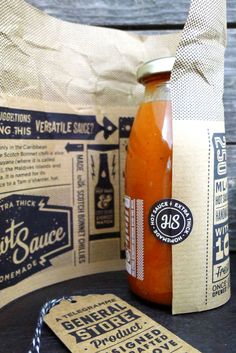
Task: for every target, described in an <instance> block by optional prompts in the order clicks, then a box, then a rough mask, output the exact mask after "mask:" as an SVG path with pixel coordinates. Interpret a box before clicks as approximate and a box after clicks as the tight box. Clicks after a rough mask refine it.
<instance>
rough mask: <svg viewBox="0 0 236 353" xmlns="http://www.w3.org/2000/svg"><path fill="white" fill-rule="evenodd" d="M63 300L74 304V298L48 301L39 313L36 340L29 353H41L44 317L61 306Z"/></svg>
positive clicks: (34, 339)
mask: <svg viewBox="0 0 236 353" xmlns="http://www.w3.org/2000/svg"><path fill="white" fill-rule="evenodd" d="M63 300H68V301H70V302H72V301H73V298H72V297H62V298H60V299H52V300H50V301H48V302H47V303H46V304H44V305H43V307H42V308H41V310H40V313H39V318H38V322H37V326H36V329H35V334H34V338H33V341H32V347H31V349H30V350H29V352H28V353H39V352H40V346H41V334H42V326H43V319H44V316H45V315H47V314H48V313H49V311H50V310H51V309H52V308H53V307H54V306H55V305H58V304H60V302H61V301H63Z"/></svg>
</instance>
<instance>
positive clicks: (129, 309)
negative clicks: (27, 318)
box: [44, 294, 200, 353]
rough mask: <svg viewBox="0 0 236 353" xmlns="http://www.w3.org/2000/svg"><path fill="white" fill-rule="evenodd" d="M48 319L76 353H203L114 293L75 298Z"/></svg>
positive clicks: (50, 324) (64, 302)
mask: <svg viewBox="0 0 236 353" xmlns="http://www.w3.org/2000/svg"><path fill="white" fill-rule="evenodd" d="M44 320H45V322H46V323H47V325H48V326H49V327H50V328H51V329H52V330H53V332H54V333H55V334H56V335H57V336H58V337H59V338H60V340H61V341H62V342H63V343H64V344H65V345H66V347H67V348H69V350H70V351H71V352H72V353H78V352H81V353H82V352H85V353H86V352H88V353H93V352H94V353H142V352H144V353H164V352H168V353H174V352H177V353H197V352H198V353H200V352H199V351H198V350H197V349H195V348H193V347H191V346H190V345H189V344H187V343H186V342H184V341H183V340H182V339H180V338H179V337H177V336H176V335H174V334H173V333H172V332H170V331H168V330H167V329H166V328H164V327H163V326H161V325H160V324H158V323H156V322H155V321H153V320H151V319H150V318H149V317H148V316H146V315H144V314H143V313H141V312H140V311H138V310H137V309H135V308H134V307H133V306H131V305H129V304H128V303H126V302H125V301H123V300H121V299H120V298H118V297H117V296H115V295H112V294H106V295H88V296H83V297H82V296H75V297H74V302H68V301H62V302H61V303H60V304H59V305H57V306H55V307H54V308H52V309H51V311H50V312H49V314H47V315H46V316H45V318H44Z"/></svg>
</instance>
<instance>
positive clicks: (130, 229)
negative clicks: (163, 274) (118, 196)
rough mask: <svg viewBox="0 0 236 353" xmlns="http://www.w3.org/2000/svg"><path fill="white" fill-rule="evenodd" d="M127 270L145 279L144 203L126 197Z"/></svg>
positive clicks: (132, 274)
mask: <svg viewBox="0 0 236 353" xmlns="http://www.w3.org/2000/svg"><path fill="white" fill-rule="evenodd" d="M125 234H126V269H127V272H128V273H129V274H130V275H131V276H133V277H136V278H137V279H139V280H141V281H143V279H144V202H143V200H132V199H131V198H130V197H128V196H126V197H125Z"/></svg>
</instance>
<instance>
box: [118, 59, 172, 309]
mask: <svg viewBox="0 0 236 353" xmlns="http://www.w3.org/2000/svg"><path fill="white" fill-rule="evenodd" d="M173 64H174V58H163V59H159V60H155V61H152V62H149V63H147V64H145V65H143V66H142V67H141V68H140V69H139V71H138V80H139V82H141V83H143V84H144V86H145V98H144V102H143V103H142V104H141V106H140V108H139V111H138V113H137V116H136V118H135V121H134V124H133V127H132V131H131V136H130V140H129V145H128V153H127V160H126V172H125V183H126V185H125V192H126V195H127V198H126V199H127V200H128V201H129V200H130V201H129V202H131V203H132V202H133V204H134V205H136V206H137V205H138V204H137V202H139V201H135V200H142V201H140V202H141V203H142V204H143V215H142V216H140V211H139V212H138V211H137V210H136V211H137V212H136V211H135V210H134V216H133V219H134V221H132V220H131V219H129V224H127V225H126V245H127V247H126V257H127V270H128V272H129V273H128V279H129V285H130V288H131V290H132V291H133V292H134V293H136V294H137V295H138V296H140V297H142V298H144V299H146V300H149V301H152V302H155V303H159V304H165V305H171V303H172V249H171V245H169V244H166V243H164V242H162V241H161V240H159V239H158V238H157V237H155V235H154V234H153V232H152V230H151V229H150V226H149V213H150V209H151V208H152V206H153V205H154V204H155V203H156V202H158V201H160V200H162V199H170V198H171V194H172V114H171V103H170V92H169V80H170V73H171V69H172V67H173ZM133 200H134V201H133ZM128 201H127V202H128ZM135 202H136V203H135ZM136 206H135V207H136ZM137 207H138V206H137ZM135 212H136V213H135ZM126 217H127V213H126ZM139 217H140V218H142V220H141V219H139ZM132 222H133V223H134V224H136V226H135V227H136V228H135V227H134V228H133V230H131V228H132V225H131V223H132ZM137 224H138V225H137ZM140 229H141V230H140ZM138 232H139V233H140V234H141V236H142V234H143V237H142V239H141V240H140V234H139V233H138ZM137 244H138V245H137ZM140 244H141V245H140ZM137 249H138V250H137ZM140 249H141V250H140ZM141 257H142V258H141Z"/></svg>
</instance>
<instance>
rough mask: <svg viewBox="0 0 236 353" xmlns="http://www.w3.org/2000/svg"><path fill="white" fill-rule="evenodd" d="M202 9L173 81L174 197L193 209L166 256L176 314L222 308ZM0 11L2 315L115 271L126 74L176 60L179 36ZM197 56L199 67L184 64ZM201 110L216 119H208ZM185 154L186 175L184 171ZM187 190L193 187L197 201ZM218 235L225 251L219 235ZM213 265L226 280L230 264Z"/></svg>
mask: <svg viewBox="0 0 236 353" xmlns="http://www.w3.org/2000/svg"><path fill="white" fill-rule="evenodd" d="M204 3H205V4H206V5H205V6H206V7H205V9H206V10H207V11H205V14H204V13H202V12H204V11H201V15H199V17H198V18H197V20H196V19H195V16H196V13H197V12H198V13H200V12H199V11H198V2H197V1H193V2H192V4H193V5H192V9H191V12H190V17H189V19H188V22H187V24H186V26H185V29H184V32H183V34H182V39H181V43H180V46H179V48H178V52H177V62H176V66H175V68H174V72H173V75H172V94H173V119H174V121H173V124H174V136H173V137H174V156H173V157H174V167H173V172H174V178H173V190H174V191H173V195H174V196H175V197H176V198H178V199H181V200H183V201H185V202H186V203H187V204H188V205H189V206H190V207H191V210H192V212H193V215H194V217H195V220H194V222H195V223H194V224H197V226H195V228H194V230H193V235H191V236H190V237H189V238H188V239H187V240H186V241H185V242H184V243H183V244H181V245H177V246H175V247H173V260H174V266H173V275H174V283H173V285H174V300H173V312H174V313H179V312H189V311H195V310H204V309H208V308H211V307H213V306H217V305H220V304H222V303H223V302H224V301H226V300H227V298H228V289H227V291H226V294H224V293H225V292H224V288H223V287H224V284H222V283H223V281H224V280H225V281H226V282H227V283H226V284H225V286H226V287H227V288H228V274H227V276H226V277H224V279H222V280H220V283H221V284H222V286H223V287H222V288H220V287H219V288H218V289H217V290H218V291H220V290H222V293H223V294H220V295H218V294H217V297H216V299H212V283H211V278H212V275H213V273H214V274H215V276H216V275H217V274H216V273H217V268H218V267H217V266H218V263H216V265H215V267H212V264H213V251H212V246H213V245H214V244H213V238H214V235H213V228H214V227H213V221H212V219H213V212H214V211H213V192H214V191H213V186H212V183H213V167H212V166H213V163H215V164H214V165H215V166H216V165H217V163H218V162H219V161H217V159H214V158H213V156H214V150H213V147H212V145H211V148H210V143H211V142H210V140H209V136H212V134H213V133H216V134H221V133H222V132H223V110H222V102H221V98H222V97H221V94H222V87H223V86H222V83H223V51H224V46H223V44H224V41H223V35H222V33H223V29H224V18H223V16H222V13H221V14H220V11H221V10H222V8H221V7H222V4H223V2H220V1H218V2H217V4H215V2H214V16H213V19H214V21H215V22H214V21H213V20H212V21H210V22H209V23H210V24H209V26H208V25H206V21H205V20H206V18H207V19H208V17H209V18H210V17H211V9H212V6H211V5H212V1H207V2H204ZM0 6H1V11H0V50H1V52H0V55H1V58H2V60H1V62H0V107H1V108H0V137H1V146H0V170H1V179H0V186H1V200H0V217H1V224H0V235H1V237H0V269H1V271H0V296H1V301H0V306H4V305H5V304H7V303H9V302H10V301H12V300H14V299H16V298H18V297H20V296H21V295H24V294H26V293H29V292H31V291H33V290H35V289H38V288H41V287H44V286H47V285H50V284H53V283H57V282H61V281H63V280H66V279H70V278H74V277H79V276H82V275H87V274H91V273H98V272H103V271H113V270H119V269H123V268H124V260H123V258H124V252H125V235H124V233H125V232H124V217H123V214H124V205H123V196H124V166H125V154H126V149H127V144H128V137H129V134H130V131H131V127H132V123H133V119H134V116H135V112H136V110H137V107H138V105H139V103H140V101H141V99H142V96H143V87H142V86H141V85H139V84H137V81H136V70H137V68H138V67H139V66H140V65H141V64H142V63H144V62H146V61H149V60H152V59H156V58H160V57H166V56H172V55H175V53H176V49H177V47H178V44H179V40H180V35H179V34H171V35H162V36H160V35H155V36H141V35H139V36H138V35H134V34H131V33H127V32H123V31H118V30H113V29H104V28H98V27H92V26H84V25H78V24H72V23H67V22H63V21H61V20H58V19H55V18H52V17H50V16H48V15H46V14H44V13H42V12H40V11H39V10H37V9H35V8H33V7H31V6H29V5H28V4H26V3H25V2H24V1H22V0H15V1H14V2H13V1H10V0H7V1H1V2H0ZM201 6H203V2H200V5H199V9H201ZM204 16H206V18H205V17H204ZM201 20H202V21H201ZM210 27H211V28H210ZM190 33H191V37H189V41H188V36H189V34H190ZM197 38H199V39H197ZM195 40H196V41H195ZM199 44H200V45H199ZM195 48H196V52H198V53H199V61H198V63H199V65H198V64H196V62H195V61H194V57H195V56H194V55H195V54H194V55H193V54H192V53H193V51H192V49H194V50H195ZM199 48H200V49H199ZM217 50H219V52H218V54H217ZM189 53H191V55H192V56H190V61H189V56H188V55H189ZM194 53H195V51H194ZM206 54H207V55H206ZM212 54H214V65H213V66H211V64H212V62H211V60H210V61H209V60H208V61H207V63H206V66H205V64H204V63H205V59H204V60H203V57H204V58H205V57H208V58H211V57H212V56H211V55H212ZM202 65H203V66H202ZM210 72H211V75H210ZM209 75H210V76H209ZM190 79H191V80H192V79H193V80H194V81H193V82H194V87H195V85H197V87H198V90H197V92H198V94H199V96H198V97H200V98H198V99H200V100H201V104H202V108H201V107H200V105H201V104H200V105H199V104H195V103H196V101H197V100H196V99H195V97H196V96H195V93H196V94H197V92H196V91H195V90H194V91H193V92H192V91H191V94H186V92H190V91H189V87H193V86H192V82H191V84H189V82H190V81H189V80H190ZM208 80H211V81H209V82H208ZM186 83H187V85H186ZM193 89H194V88H193ZM175 92H176V93H175ZM180 92H181V94H180ZM194 92H195V93H194ZM205 93H206V95H205ZM206 96H207V97H209V101H208V103H207V102H205V97H206ZM183 97H184V98H186V99H187V100H184V99H183ZM189 99H191V104H190V101H189ZM178 102H180V103H181V104H180V103H178ZM209 102H210V105H211V107H213V106H214V107H215V111H213V110H211V109H208V108H209V107H210V105H207V104H209ZM216 102H218V103H216ZM186 107H187V109H186ZM195 109H196V111H195ZM193 110H194V112H193ZM204 113H205V114H204ZM194 114H195V115H194ZM203 115H204V116H207V120H206V121H203V120H204V119H203V118H202V117H203ZM190 116H191V119H190ZM192 116H193V118H192ZM213 116H214V117H215V120H214V119H213V118H212V119H211V118H210V117H213ZM185 119H186V120H185ZM190 120H191V121H190ZM188 124H189V127H188ZM208 130H209V133H206V132H208ZM191 136H192V138H191ZM215 137H216V138H217V135H215ZM218 137H219V139H221V140H222V139H223V135H219V136H218ZM199 139H201V141H202V142H201V143H199ZM217 141H218V140H217ZM217 141H216V144H215V145H214V146H215V153H216V155H217V153H218V152H217V151H218V150H220V153H222V154H223V153H224V146H223V147H222V144H223V142H222V143H221V144H220V142H219V141H218V142H217ZM197 143H198V146H199V148H198V149H197V152H198V153H197V154H196V144H197ZM186 146H188V147H186ZM208 148H210V154H209V152H208ZM193 155H194V164H193V163H188V161H189V160H190V159H191V158H192V156H193ZM182 161H184V163H185V164H184V165H189V168H187V170H186V169H183V168H181V166H182ZM180 171H181V173H180ZM196 171H197V173H196ZM208 171H209V173H210V175H209V174H208ZM193 175H194V176H195V175H196V177H193ZM214 176H215V177H217V175H216V174H214ZM104 178H105V179H104ZM223 179H224V180H225V177H224V176H223ZM104 180H105V183H104ZM186 180H187V182H186ZM189 180H191V183H189ZM188 183H189V185H187V184H188ZM196 184H199V185H201V187H200V186H199V188H201V192H200V194H201V195H202V197H201V196H199V192H198V190H199V189H198V188H195V185H196ZM193 185H194V187H193ZM222 185H223V184H222ZM193 190H194V193H192V191H193ZM219 193H220V191H219ZM104 195H105V196H104ZM207 195H208V196H207ZM224 206H225V205H224ZM208 211H209V212H208ZM206 212H207V215H208V216H207V219H206ZM225 224H226V223H225ZM206 229H207V230H206ZM224 229H226V228H224ZM214 232H215V228H214ZM214 234H215V233H214ZM222 234H223V235H222V241H223V243H224V244H225V245H227V242H226V241H225V238H224V239H223V236H224V235H225V234H226V231H225V230H222ZM217 240H218V239H215V241H217ZM226 240H227V239H226ZM193 249H194V253H195V254H196V255H197V256H194V255H193ZM225 251H227V249H226V250H225ZM179 255H180V256H179ZM226 255H227V254H226ZM198 256H199V258H198ZM223 256H224V254H223ZM189 258H191V261H192V262H191V264H192V265H191V266H189ZM223 261H224V264H223V265H222V266H223V270H226V268H227V266H228V257H227V256H226V257H224V260H223ZM186 264H187V265H186ZM196 266H197V268H198V270H197V271H195V270H196ZM220 266H221V263H220ZM192 270H194V271H192ZM193 273H194V277H193ZM206 274H207V277H206ZM203 277H204V278H203ZM205 278H207V284H206V283H205ZM194 280H195V281H199V282H198V284H197V285H196V287H197V288H198V290H196V287H194V286H193V285H190V282H191V283H193V281H194ZM216 285H217V284H216ZM193 294H194V295H193Z"/></svg>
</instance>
